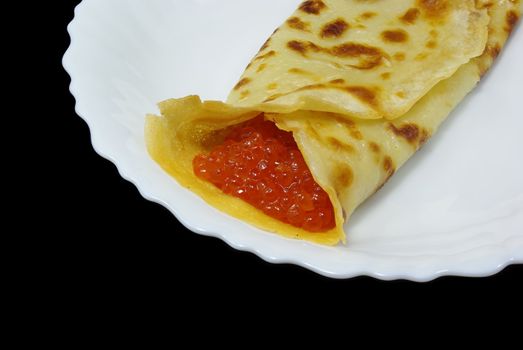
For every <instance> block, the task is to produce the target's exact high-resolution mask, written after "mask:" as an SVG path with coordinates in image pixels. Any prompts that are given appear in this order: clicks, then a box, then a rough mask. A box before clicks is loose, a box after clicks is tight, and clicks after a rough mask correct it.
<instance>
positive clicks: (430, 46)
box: [425, 40, 438, 49]
mask: <svg viewBox="0 0 523 350" xmlns="http://www.w3.org/2000/svg"><path fill="white" fill-rule="evenodd" d="M425 47H426V48H428V49H435V48H436V47H438V43H437V42H436V41H435V40H430V41H428V42H427V44H425Z"/></svg>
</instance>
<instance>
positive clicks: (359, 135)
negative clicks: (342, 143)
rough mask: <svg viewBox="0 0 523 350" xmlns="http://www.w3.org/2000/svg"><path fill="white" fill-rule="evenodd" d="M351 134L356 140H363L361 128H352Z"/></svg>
mask: <svg viewBox="0 0 523 350" xmlns="http://www.w3.org/2000/svg"><path fill="white" fill-rule="evenodd" d="M350 136H352V137H353V138H355V139H356V140H363V134H362V133H361V132H360V131H359V130H351V132H350Z"/></svg>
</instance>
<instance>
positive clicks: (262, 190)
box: [193, 113, 336, 233]
mask: <svg viewBox="0 0 523 350" xmlns="http://www.w3.org/2000/svg"><path fill="white" fill-rule="evenodd" d="M218 134H219V135H220V136H219V137H217V138H216V139H217V140H218V141H217V142H216V143H215V144H214V145H213V146H212V147H210V149H209V150H207V151H205V152H203V153H200V154H198V155H196V156H195V157H194V159H193V171H194V174H195V175H196V176H197V177H198V178H200V179H202V180H205V181H207V182H210V183H212V184H213V185H214V186H216V187H217V188H219V189H220V190H221V191H222V192H223V193H225V194H227V195H229V196H234V197H237V198H240V199H242V200H243V201H245V202H247V203H249V204H250V205H252V206H253V207H255V208H257V209H258V210H261V211H262V212H263V213H265V214H266V215H268V216H270V217H272V218H274V219H277V220H280V221H282V222H284V223H286V224H290V225H292V226H294V227H298V228H302V229H304V230H306V231H309V232H318V233H319V232H326V231H329V230H332V229H334V228H335V227H336V218H335V214H334V208H333V205H332V203H331V200H330V198H329V195H328V194H327V192H325V191H324V190H323V188H322V187H321V186H320V185H319V184H318V183H317V182H316V181H315V180H314V177H313V175H312V174H311V171H310V170H309V167H308V166H307V164H306V162H305V159H304V157H303V155H302V153H301V151H300V150H299V148H298V146H297V144H296V141H295V140H294V138H293V135H292V133H291V132H288V131H284V130H281V129H279V128H278V127H277V126H276V124H275V123H274V122H272V121H270V120H267V119H266V118H265V115H264V114H263V113H261V114H259V115H258V116H257V117H255V118H254V119H250V120H248V121H245V122H242V123H240V124H236V125H233V126H230V127H228V128H226V129H223V130H221V131H219V132H218Z"/></svg>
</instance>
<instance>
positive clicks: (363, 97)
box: [345, 86, 378, 106]
mask: <svg viewBox="0 0 523 350" xmlns="http://www.w3.org/2000/svg"><path fill="white" fill-rule="evenodd" d="M345 90H346V91H347V92H349V93H350V94H352V95H353V96H355V97H357V98H358V99H359V100H360V101H362V102H365V103H367V104H369V105H372V106H376V105H377V104H378V103H377V101H376V93H375V92H374V91H372V90H371V89H369V88H366V87H364V86H348V87H346V88H345Z"/></svg>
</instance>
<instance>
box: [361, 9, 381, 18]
mask: <svg viewBox="0 0 523 350" xmlns="http://www.w3.org/2000/svg"><path fill="white" fill-rule="evenodd" d="M377 15H378V14H377V13H376V12H370V11H369V12H363V13H362V14H361V15H360V18H361V19H371V18H374V17H376V16H377Z"/></svg>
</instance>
